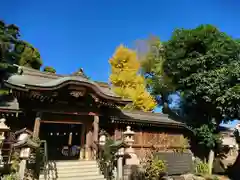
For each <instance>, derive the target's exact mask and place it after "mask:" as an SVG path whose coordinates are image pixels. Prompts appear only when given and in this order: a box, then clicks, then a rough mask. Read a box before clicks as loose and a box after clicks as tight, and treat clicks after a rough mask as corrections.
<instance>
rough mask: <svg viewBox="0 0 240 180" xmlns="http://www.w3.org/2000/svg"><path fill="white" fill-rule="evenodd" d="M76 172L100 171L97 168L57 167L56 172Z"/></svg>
mask: <svg viewBox="0 0 240 180" xmlns="http://www.w3.org/2000/svg"><path fill="white" fill-rule="evenodd" d="M78 172H83V173H85V172H89V173H95V172H97V173H100V170H99V169H98V168H86V167H84V168H74V169H73V168H66V169H61V170H60V169H57V173H58V174H66V173H78Z"/></svg>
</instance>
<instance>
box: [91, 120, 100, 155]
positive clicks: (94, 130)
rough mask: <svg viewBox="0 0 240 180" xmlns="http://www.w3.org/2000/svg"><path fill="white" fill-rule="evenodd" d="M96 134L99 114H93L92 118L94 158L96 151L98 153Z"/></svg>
mask: <svg viewBox="0 0 240 180" xmlns="http://www.w3.org/2000/svg"><path fill="white" fill-rule="evenodd" d="M98 135H99V116H94V120H93V142H92V148H93V152H92V153H93V154H92V155H93V157H92V158H94V159H97V153H98Z"/></svg>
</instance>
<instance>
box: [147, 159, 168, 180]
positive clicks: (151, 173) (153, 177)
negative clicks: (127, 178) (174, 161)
mask: <svg viewBox="0 0 240 180" xmlns="http://www.w3.org/2000/svg"><path fill="white" fill-rule="evenodd" d="M165 172H166V165H165V163H164V161H162V160H157V159H154V160H150V161H149V164H148V165H147V166H146V179H147V180H157V179H159V178H160V177H162V176H163V175H164V173H165Z"/></svg>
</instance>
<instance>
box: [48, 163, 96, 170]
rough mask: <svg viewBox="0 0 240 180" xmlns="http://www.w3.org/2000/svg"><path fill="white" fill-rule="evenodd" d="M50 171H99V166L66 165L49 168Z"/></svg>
mask: <svg viewBox="0 0 240 180" xmlns="http://www.w3.org/2000/svg"><path fill="white" fill-rule="evenodd" d="M47 168H48V169H49V170H54V169H58V170H59V171H61V170H64V169H97V168H98V165H97V164H87V165H71V164H69V165H66V166H47Z"/></svg>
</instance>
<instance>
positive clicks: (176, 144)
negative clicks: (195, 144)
mask: <svg viewBox="0 0 240 180" xmlns="http://www.w3.org/2000/svg"><path fill="white" fill-rule="evenodd" d="M126 126H127V125H122V124H121V125H117V126H115V131H114V132H113V133H111V137H112V139H115V140H117V139H121V137H122V135H123V132H124V131H125V130H126ZM109 129H110V128H109ZM111 129H114V128H111ZM131 129H132V130H133V131H134V132H135V135H134V145H133V147H134V149H135V152H136V154H137V155H138V157H139V158H140V159H141V158H144V157H146V156H148V155H149V154H150V153H152V152H163V151H164V152H173V151H174V150H176V149H180V148H182V146H183V140H184V136H185V134H186V132H185V131H186V130H183V129H177V128H164V127H139V126H136V125H131Z"/></svg>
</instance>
